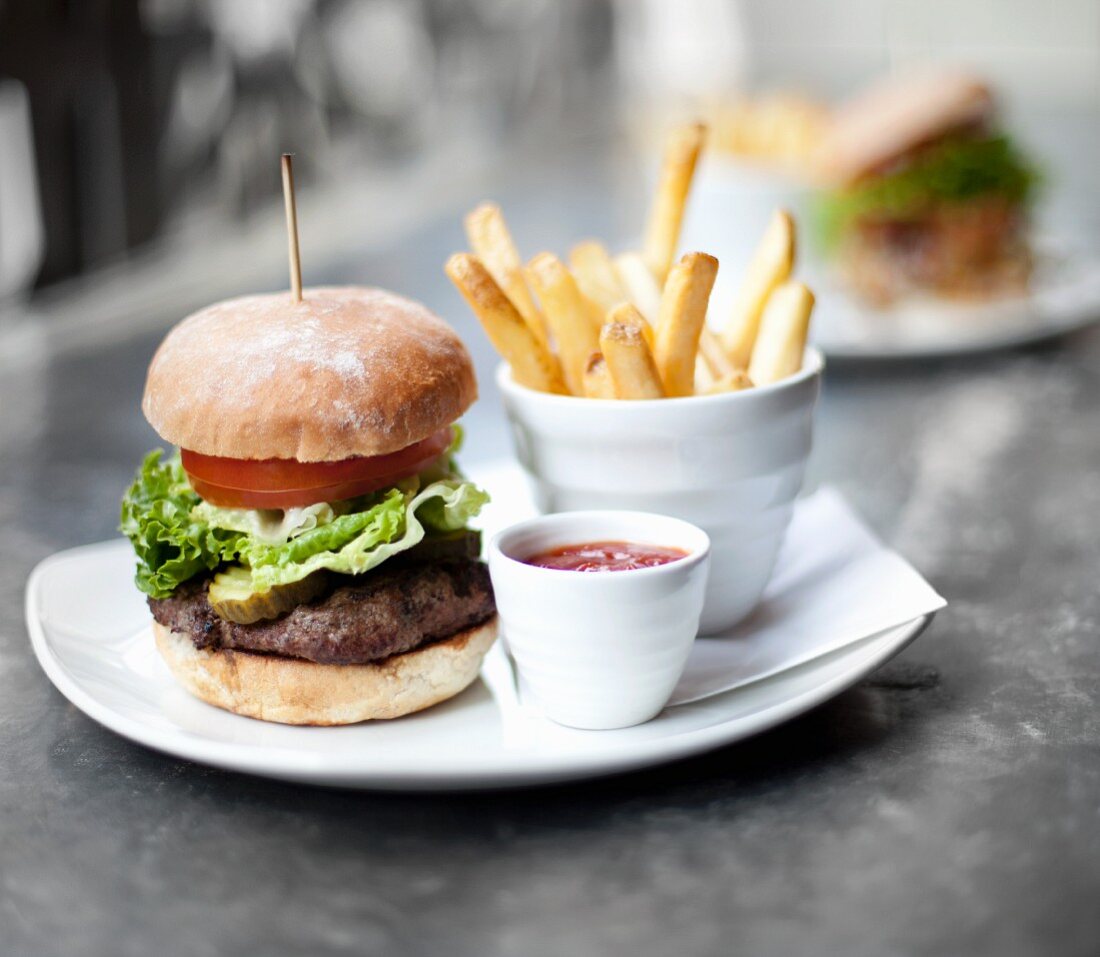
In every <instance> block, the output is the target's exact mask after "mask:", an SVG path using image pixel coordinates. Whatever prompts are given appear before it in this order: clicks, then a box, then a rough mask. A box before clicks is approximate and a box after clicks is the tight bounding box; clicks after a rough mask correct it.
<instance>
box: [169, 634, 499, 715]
mask: <svg viewBox="0 0 1100 957" xmlns="http://www.w3.org/2000/svg"><path fill="white" fill-rule="evenodd" d="M153 635H154V637H155V638H156V642H157V649H158V650H159V651H160V654H161V657H163V658H164V660H165V662H167V664H168V667H169V669H170V670H171V672H172V674H173V676H174V677H175V679H176V680H177V681H178V682H179V683H180V684H181V685H183V687H184V688H186V689H187V690H188V691H190V692H191V694H193V695H195V697H197V698H201V699H202V700H203V701H205V702H207V703H208V704H212V705H214V706H215V707H218V708H223V709H225V710H226V711H232V712H233V713H234V714H242V715H245V716H246V717H249V718H259V719H261V720H263V721H276V722H279V723H280V724H309V725H335V724H355V723H357V722H359V721H369V720H373V719H377V718H400V717H401V716H402V715H406V714H412V713H413V712H414V711H422V710H423V709H424V708H430V707H431V706H432V705H434V704H439V702H441V701H446V700H447V699H448V698H453V697H454V696H455V695H456V694H458V693H459V692H460V691H462V690H464V689H465V688H467V687H468V686H469V685H470V684H472V683H473V681H474V679H475V678H476V677H477V675H478V671H479V670H480V669H481V661H482V659H483V658H484V657H485V653H486V652H487V651H488V650H489V648H490V647H491V646H492V644H493V642H494V641H495V640H496V636H497V618H496V616H495V615H494V616H493V617H492V618H490V619H489V620H488V621H486V622H484V623H483V624H480V625H477V626H476V627H474V628H467V629H466V630H464V631H460V632H457V633H456V634H454V635H452V636H451V637H450V638H448V639H446V640H445V641H437V642H434V643H432V644H430V645H425V646H424V647H423V648H418V649H416V650H414V651H408V652H405V654H403V655H394V656H392V657H390V658H385V659H383V660H382V661H378V662H373V663H371V664H365V665H322V664H317V663H316V662H313V661H305V660H303V659H301V658H286V657H283V656H281V655H265V654H256V653H255V652H251V651H234V650H232V649H228V648H222V649H217V650H214V651H211V650H209V649H200V648H196V647H195V645H194V643H193V642H192V641H191V639H190V638H189V637H188V636H187V635H184V634H181V633H180V632H178V631H170V630H169V629H167V628H165V627H164V626H163V625H160V624H157V623H156V622H154V623H153Z"/></svg>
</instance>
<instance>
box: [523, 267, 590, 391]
mask: <svg viewBox="0 0 1100 957" xmlns="http://www.w3.org/2000/svg"><path fill="white" fill-rule="evenodd" d="M527 274H528V276H529V277H530V280H531V284H532V285H533V286H534V287H535V293H536V294H537V295H538V297H539V301H540V302H541V303H542V308H543V309H544V310H545V311H546V321H547V323H548V324H549V326H550V331H551V332H552V333H553V336H554V341H555V342H556V343H557V347H558V355H559V356H560V357H561V365H562V373H563V374H564V376H565V384H566V385H567V386H568V387H569V391H570V392H572V393H573V395H584V370H585V368H587V366H588V359H589V356H591V355H592V353H593V352H598V351H599V349H600V343H599V333H598V331H597V328H596V326H595V325H594V323H593V322H592V313H591V312H590V311H589V307H588V304H587V303H586V302H585V300H584V297H583V296H582V295H581V291H580V290H579V289H578V288H577V283H576V281H575V280H574V279H573V275H572V274H571V273H570V272H569V270H568V269H566V268H565V264H564V263H563V262H562V261H561V260H560V259H558V257H557V256H555V255H554V254H553V253H539V254H538V255H537V256H536V257H535V258H534V259H532V260H531V261H530V262H529V263H528V264H527Z"/></svg>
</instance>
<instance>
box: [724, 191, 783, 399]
mask: <svg viewBox="0 0 1100 957" xmlns="http://www.w3.org/2000/svg"><path fill="white" fill-rule="evenodd" d="M794 251H795V226H794V220H793V219H792V218H791V214H790V213H788V212H787V211H786V210H785V209H778V210H776V211H775V213H773V214H772V218H771V222H769V223H768V228H767V229H766V230H765V231H764V235H763V236H762V237H761V239H760V244H759V245H758V246H757V247H756V252H754V253H753V257H752V260H751V261H750V262H749V268H748V270H747V271H746V272H745V276H744V278H743V279H742V280H741V287H740V288H739V289H738V290H737V298H736V299H735V300H734V304H733V313H732V315H731V316H730V318H729V322H728V324H727V325H726V329H725V331H724V332H723V333H722V345H724V346H725V349H726V353H727V355H729V357H730V359H731V360H732V361H733V364H734V365H735V366H737V367H738V368H740V369H744V368H747V367H748V364H749V360H750V359H751V357H752V351H753V343H755V342H756V336H757V333H758V331H759V329H760V317H761V316H762V315H763V314H764V307H765V305H766V304H767V302H768V296H769V295H771V292H772V290H773V289H775V287H776V286H778V285H779V284H780V283H781V282H785V281H786V279H787V277H789V276H790V274H791V268H792V267H793V266H794ZM754 380H755V377H754Z"/></svg>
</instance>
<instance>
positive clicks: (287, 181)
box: [283, 153, 302, 302]
mask: <svg viewBox="0 0 1100 957" xmlns="http://www.w3.org/2000/svg"><path fill="white" fill-rule="evenodd" d="M283 199H284V200H285V201H286V238H287V243H288V245H289V251H290V291H291V294H292V295H293V296H294V301H295V302H301V301H302V259H301V256H300V255H299V253H298V207H297V205H296V204H295V202H294V166H293V163H292V159H291V154H290V153H283Z"/></svg>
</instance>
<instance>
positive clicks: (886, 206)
mask: <svg viewBox="0 0 1100 957" xmlns="http://www.w3.org/2000/svg"><path fill="white" fill-rule="evenodd" d="M1040 182H1041V177H1040V175H1039V173H1038V171H1037V170H1036V169H1035V168H1034V167H1033V166H1032V165H1031V164H1030V163H1029V162H1028V160H1027V159H1026V157H1025V156H1024V155H1023V154H1022V153H1021V152H1020V150H1019V149H1018V148H1017V147H1016V145H1015V144H1014V143H1013V142H1012V140H1011V139H1009V137H1007V136H1005V135H1003V134H1000V135H993V136H982V137H956V138H953V139H948V140H945V141H944V142H942V143H938V144H936V145H935V146H932V147H929V148H928V149H927V150H925V151H924V152H922V153H919V154H918V155H917V156H915V157H914V158H913V159H912V160H911V161H909V162H907V163H906V164H905V165H904V166H901V167H899V168H898V169H896V170H894V171H892V172H888V173H886V174H884V175H881V176H868V177H867V178H866V179H864V180H862V181H860V182H858V183H856V184H854V185H852V186H850V187H848V188H846V189H842V190H838V191H835V192H833V193H831V194H829V195H827V196H826V197H824V198H823V199H822V200H821V202H820V203H819V204H818V209H817V211H816V213H817V220H818V223H817V225H818V232H819V234H820V238H821V239H822V240H823V241H824V244H825V245H826V246H829V245H833V244H834V243H835V241H836V240H837V239H838V238H839V235H840V233H841V232H842V231H843V229H844V228H845V226H846V225H847V224H848V223H850V222H851V221H852V220H854V219H858V218H860V217H863V216H875V217H878V218H883V219H906V218H908V217H913V216H919V215H920V214H921V213H923V212H924V211H925V210H927V209H928V208H929V207H931V206H933V205H935V204H938V203H946V204H954V203H965V202H968V201H970V200H972V199H975V198H977V197H980V196H993V195H996V196H1003V197H1004V198H1005V199H1007V200H1009V201H1010V202H1013V203H1027V202H1028V201H1030V200H1031V198H1032V197H1033V196H1034V193H1035V190H1036V188H1037V187H1038V186H1039V185H1040Z"/></svg>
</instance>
